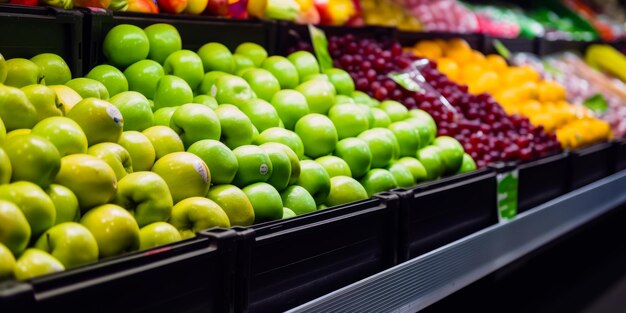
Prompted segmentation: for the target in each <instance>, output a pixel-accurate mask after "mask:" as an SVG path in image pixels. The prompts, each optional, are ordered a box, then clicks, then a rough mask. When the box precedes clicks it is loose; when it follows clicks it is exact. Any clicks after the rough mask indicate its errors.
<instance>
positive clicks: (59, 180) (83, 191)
mask: <svg viewBox="0 0 626 313" xmlns="http://www.w3.org/2000/svg"><path fill="white" fill-rule="evenodd" d="M54 182H55V183H56V184H59V185H63V186H65V187H67V188H69V189H70V190H71V191H72V192H73V193H74V195H75V196H76V199H78V204H79V206H80V209H81V212H86V211H87V210H89V209H91V208H93V207H95V206H98V205H101V204H104V203H108V202H109V201H111V200H112V199H113V197H114V196H115V192H116V191H117V178H116V177H115V172H114V171H113V169H112V168H111V167H110V166H109V165H108V164H107V163H106V162H104V161H102V160H100V159H98V158H96V157H94V156H91V155H88V154H72V155H68V156H65V157H63V158H61V170H60V171H59V173H58V174H57V176H56V178H55V179H54Z"/></svg>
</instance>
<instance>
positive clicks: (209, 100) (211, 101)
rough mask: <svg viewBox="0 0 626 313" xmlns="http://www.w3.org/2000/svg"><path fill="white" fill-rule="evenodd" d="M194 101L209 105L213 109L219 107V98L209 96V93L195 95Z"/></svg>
mask: <svg viewBox="0 0 626 313" xmlns="http://www.w3.org/2000/svg"><path fill="white" fill-rule="evenodd" d="M193 103H199V104H202V105H206V106H208V107H209V108H210V109H212V110H215V109H217V107H218V105H217V100H215V98H213V97H211V96H207V95H197V96H195V97H193Z"/></svg>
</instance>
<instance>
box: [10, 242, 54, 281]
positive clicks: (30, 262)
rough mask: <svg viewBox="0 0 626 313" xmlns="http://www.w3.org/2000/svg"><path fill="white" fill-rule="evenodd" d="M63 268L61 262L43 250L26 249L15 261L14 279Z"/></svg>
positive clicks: (26, 277) (20, 279)
mask: <svg viewBox="0 0 626 313" xmlns="http://www.w3.org/2000/svg"><path fill="white" fill-rule="evenodd" d="M64 270H65V267H63V264H61V262H59V261H58V260H57V259H55V258H54V257H53V256H51V255H50V254H48V253H47V252H45V251H42V250H39V249H34V248H31V249H28V250H26V251H24V254H22V255H21V256H20V257H19V259H17V261H16V262H15V279H17V280H19V281H22V280H27V279H31V278H33V277H37V276H42V275H47V274H52V273H58V272H62V271H64Z"/></svg>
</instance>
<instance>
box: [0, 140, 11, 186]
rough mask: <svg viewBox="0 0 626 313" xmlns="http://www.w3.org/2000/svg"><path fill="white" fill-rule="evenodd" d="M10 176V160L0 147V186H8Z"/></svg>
mask: <svg viewBox="0 0 626 313" xmlns="http://www.w3.org/2000/svg"><path fill="white" fill-rule="evenodd" d="M12 175H13V169H12V168H11V159H9V156H8V155H7V153H6V152H5V151H4V149H3V148H1V147H0V184H8V183H9V182H10V181H11V176H12Z"/></svg>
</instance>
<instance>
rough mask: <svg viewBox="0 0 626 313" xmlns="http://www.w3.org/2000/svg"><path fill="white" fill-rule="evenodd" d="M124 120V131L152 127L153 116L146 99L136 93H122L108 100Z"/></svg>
mask: <svg viewBox="0 0 626 313" xmlns="http://www.w3.org/2000/svg"><path fill="white" fill-rule="evenodd" d="M109 102H111V104H113V105H114V106H116V107H117V108H118V109H119V110H120V112H121V113H122V117H123V118H124V131H128V130H136V131H143V130H144V129H146V128H148V127H151V126H153V124H154V114H153V113H152V108H151V107H150V103H149V102H148V99H147V98H146V97H144V95H142V94H140V93H138V92H136V91H124V92H121V93H118V94H117V95H115V96H113V97H112V98H111V99H109Z"/></svg>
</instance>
